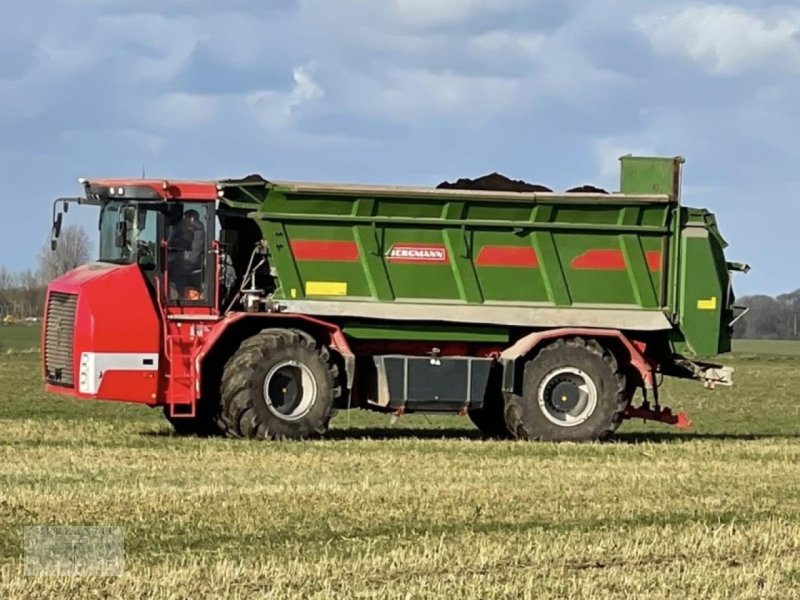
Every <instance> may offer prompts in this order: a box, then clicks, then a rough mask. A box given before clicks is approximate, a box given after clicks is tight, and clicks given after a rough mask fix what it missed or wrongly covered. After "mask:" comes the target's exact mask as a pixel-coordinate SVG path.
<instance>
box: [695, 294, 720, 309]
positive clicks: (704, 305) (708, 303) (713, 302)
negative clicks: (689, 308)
mask: <svg viewBox="0 0 800 600" xmlns="http://www.w3.org/2000/svg"><path fill="white" fill-rule="evenodd" d="M697 309H698V310H717V297H716V296H711V298H709V299H708V300H698V301H697Z"/></svg>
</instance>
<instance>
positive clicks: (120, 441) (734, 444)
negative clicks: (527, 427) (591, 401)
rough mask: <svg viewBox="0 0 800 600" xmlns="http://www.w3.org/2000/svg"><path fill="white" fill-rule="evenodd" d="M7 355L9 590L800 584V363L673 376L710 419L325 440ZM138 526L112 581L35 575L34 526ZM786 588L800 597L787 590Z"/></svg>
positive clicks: (351, 591)
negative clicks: (598, 433) (201, 418)
mask: <svg viewBox="0 0 800 600" xmlns="http://www.w3.org/2000/svg"><path fill="white" fill-rule="evenodd" d="M38 360H39V359H38V356H37V355H36V354H23V353H8V354H5V355H3V356H2V357H0V398H2V402H0V431H2V432H3V436H2V441H0V598H18V597H23V598H24V597H28V598H44V597H54V598H55V597H57V598H70V597H76V598H77V597H87V596H90V595H91V596H92V597H109V598H184V597H197V598H200V597H229V598H253V597H267V596H268V597H287V598H307V597H311V598H330V597H334V596H359V597H375V598H384V597H396V598H415V597H430V598H441V597H471V598H499V597H531V598H533V597H536V598H547V597H553V598H563V597H584V598H604V597H648V598H662V597H674V598H699V597H703V598H713V597H717V598H728V597H737V596H738V597H772V598H791V597H797V595H796V592H797V590H798V589H800V469H798V467H797V465H798V464H800V402H799V401H798V392H797V390H798V389H800V371H798V370H797V369H796V363H795V359H793V358H788V357H787V358H782V357H771V358H769V359H761V358H746V357H745V358H735V359H733V360H732V361H731V364H733V366H734V367H735V368H736V373H735V378H736V381H737V385H736V387H734V388H731V389H717V390H715V391H713V392H710V391H705V390H703V389H702V387H701V386H699V385H698V384H694V383H691V382H668V383H667V384H666V386H665V388H664V390H663V392H664V393H663V398H664V401H665V403H666V404H670V405H672V406H673V407H674V408H682V409H686V410H687V411H688V412H689V415H690V417H691V418H692V419H693V420H694V421H695V423H696V425H695V428H694V429H693V430H691V431H688V432H680V431H677V430H674V429H670V428H667V427H664V426H656V425H643V424H638V423H637V424H634V423H630V424H626V425H624V426H623V428H622V429H621V431H620V433H619V435H618V437H617V439H616V441H615V442H612V443H606V444H586V445H575V444H524V443H511V442H487V441H482V440H480V439H479V438H478V436H477V435H476V433H475V431H474V430H473V429H472V428H471V427H470V425H469V422H468V421H467V420H466V419H464V418H458V417H438V418H425V417H421V416H420V417H414V416H408V417H403V418H401V419H400V420H399V421H398V422H397V423H396V424H395V425H391V424H390V421H389V419H388V417H385V416H379V415H372V414H366V413H353V414H352V415H351V416H350V417H348V415H347V414H346V413H342V414H340V415H339V416H338V417H337V418H336V420H335V421H334V429H333V431H332V436H331V438H330V439H328V440H326V441H320V442H305V443H301V442H289V443H256V442H247V441H236V440H225V439H197V438H189V439H185V438H178V437H174V436H172V435H171V433H170V430H169V428H168V427H167V425H166V423H165V422H164V421H162V419H161V417H160V414H159V413H158V412H157V411H155V410H150V409H146V408H139V407H132V406H125V405H117V404H111V403H92V402H76V401H72V400H69V399H63V398H60V397H54V396H47V395H45V394H44V393H43V391H42V388H41V384H40V381H39V365H38ZM41 524H48V525H50V524H59V525H97V524H101V525H114V526H121V527H124V529H125V555H126V565H125V574H124V576H122V577H119V578H114V579H112V578H109V579H102V578H65V577H62V578H59V577H43V578H35V577H26V576H24V575H23V567H22V564H23V563H22V542H23V532H24V528H25V526H28V525H41ZM792 594H795V595H794V596H792Z"/></svg>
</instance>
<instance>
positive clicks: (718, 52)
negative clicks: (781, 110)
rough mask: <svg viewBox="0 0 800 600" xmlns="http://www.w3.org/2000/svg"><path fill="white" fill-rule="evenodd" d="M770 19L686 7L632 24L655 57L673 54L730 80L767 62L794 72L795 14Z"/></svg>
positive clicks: (798, 61) (799, 64) (799, 51)
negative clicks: (648, 43)
mask: <svg viewBox="0 0 800 600" xmlns="http://www.w3.org/2000/svg"><path fill="white" fill-rule="evenodd" d="M770 16H771V18H768V17H767V16H761V15H760V14H758V13H756V12H754V11H751V10H746V9H744V8H739V7H736V6H727V5H723V4H707V5H701V6H687V7H684V8H681V9H678V10H670V11H663V12H657V13H653V14H649V15H645V16H640V17H637V18H636V19H635V24H636V25H637V26H638V27H639V29H640V30H641V31H642V32H644V33H645V35H647V36H648V38H649V39H650V43H651V44H652V45H653V47H654V49H655V50H656V51H657V52H659V53H660V54H664V55H670V54H675V53H677V54H679V55H682V56H684V57H686V58H689V59H691V60H692V61H694V62H695V63H697V64H699V65H700V66H701V67H703V68H705V69H707V70H708V71H710V72H712V73H714V74H717V75H736V74H739V73H743V72H745V71H749V70H753V69H756V68H758V67H760V66H762V65H764V64H766V63H768V62H771V64H774V65H776V66H777V67H779V68H789V69H793V70H798V69H800V37H798V36H799V34H800V12H798V11H796V10H793V9H792V10H783V11H782V14H780V15H776V14H775V13H771V15H770Z"/></svg>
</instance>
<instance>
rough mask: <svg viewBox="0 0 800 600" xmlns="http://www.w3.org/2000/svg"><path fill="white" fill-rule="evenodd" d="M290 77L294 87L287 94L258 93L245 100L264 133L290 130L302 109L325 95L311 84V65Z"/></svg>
mask: <svg viewBox="0 0 800 600" xmlns="http://www.w3.org/2000/svg"><path fill="white" fill-rule="evenodd" d="M292 77H293V79H294V87H293V88H292V90H291V91H290V92H289V93H283V92H275V91H258V92H253V93H250V94H248V95H247V97H246V98H245V105H246V107H247V108H248V109H249V111H250V113H251V114H252V115H253V117H254V118H255V119H256V121H257V122H258V123H259V125H260V126H261V127H262V128H263V129H265V130H266V131H279V130H283V129H287V128H291V127H292V126H293V125H294V124H295V122H296V120H297V118H298V114H299V113H300V111H301V110H302V108H303V107H304V106H305V105H307V104H310V103H312V102H314V101H315V100H319V99H321V98H322V97H324V95H325V91H324V90H323V89H322V87H321V86H320V85H319V84H318V83H317V82H316V81H315V80H314V77H313V66H312V65H301V66H298V67H295V69H294V71H293V72H292Z"/></svg>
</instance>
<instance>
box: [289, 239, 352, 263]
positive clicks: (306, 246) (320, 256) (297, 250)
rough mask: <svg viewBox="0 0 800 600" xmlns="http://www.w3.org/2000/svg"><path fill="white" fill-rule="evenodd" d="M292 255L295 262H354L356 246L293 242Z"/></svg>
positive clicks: (342, 243)
mask: <svg viewBox="0 0 800 600" xmlns="http://www.w3.org/2000/svg"><path fill="white" fill-rule="evenodd" d="M292 254H294V259H295V260H297V261H330V262H356V261H357V260H358V256H359V254H358V245H357V244H356V243H355V242H342V241H316V240H293V241H292Z"/></svg>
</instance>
